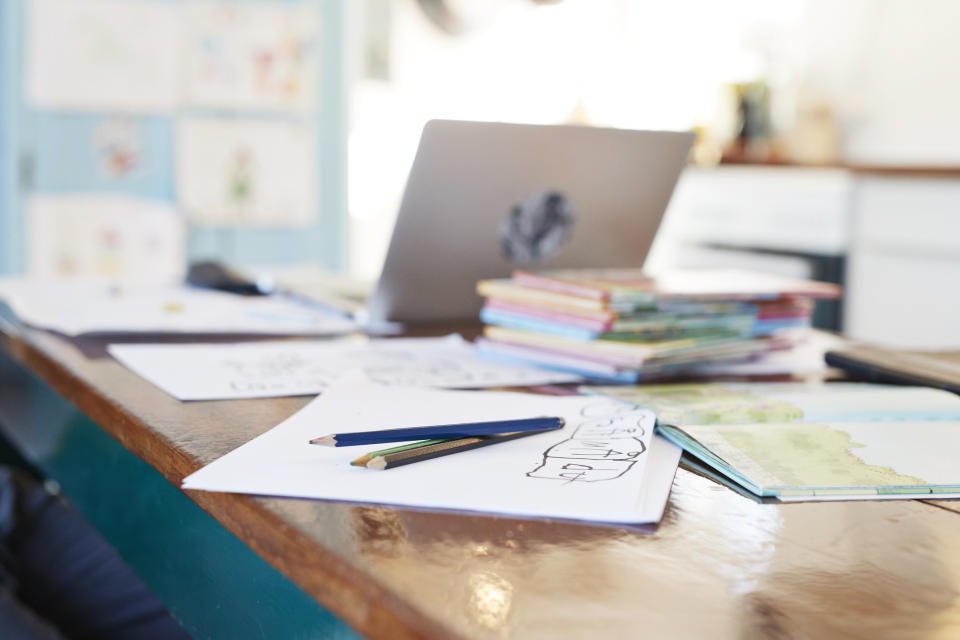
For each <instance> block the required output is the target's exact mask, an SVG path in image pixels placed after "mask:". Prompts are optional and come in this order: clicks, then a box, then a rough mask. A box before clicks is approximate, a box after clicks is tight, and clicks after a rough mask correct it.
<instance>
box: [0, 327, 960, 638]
mask: <svg viewBox="0 0 960 640" xmlns="http://www.w3.org/2000/svg"><path fill="white" fill-rule="evenodd" d="M64 398H65V399H67V400H69V401H70V402H71V403H73V404H75V405H76V407H77V408H79V411H82V412H83V414H85V415H86V416H87V417H83V416H81V415H79V414H78V413H77V411H76V409H74V408H71V406H69V405H67V404H66V403H65V402H64V401H63V399H64ZM307 401H308V399H307V398H285V399H272V400H245V401H222V402H197V403H180V402H178V401H176V400H174V399H173V398H171V397H169V396H167V395H166V394H164V393H163V392H161V391H160V390H158V389H156V388H155V387H153V386H152V385H150V384H149V383H147V382H145V381H143V380H141V379H140V378H139V377H137V376H136V375H134V374H132V373H130V372H128V371H127V370H126V369H124V368H123V367H121V366H120V365H119V364H117V363H115V362H114V361H112V360H111V359H109V358H106V357H101V358H97V357H89V356H86V355H84V354H83V353H82V352H81V351H80V350H79V349H78V348H77V347H76V346H74V345H73V344H71V343H69V342H67V341H65V340H63V339H61V338H58V337H56V336H53V335H51V334H48V333H44V332H38V331H32V330H28V329H24V328H22V327H19V326H17V325H16V324H15V323H11V322H10V321H9V320H6V321H2V322H0V422H2V423H3V424H4V425H5V428H6V432H7V435H8V436H9V437H10V438H11V439H12V440H13V441H14V442H15V443H16V444H17V446H19V447H20V448H21V449H22V450H24V451H25V452H26V453H27V455H28V456H29V457H30V458H31V459H33V460H35V461H37V462H38V464H39V465H40V466H41V467H43V468H44V469H45V470H46V471H48V472H50V473H52V474H53V475H54V476H55V477H57V479H58V480H59V481H60V482H61V484H62V485H63V487H64V491H65V493H67V494H68V495H69V496H70V497H72V498H74V500H75V501H76V502H77V503H78V504H79V505H80V507H81V509H82V510H84V511H85V512H87V514H88V517H90V518H91V519H92V520H93V521H94V522H95V524H97V525H98V526H99V527H100V528H101V529H104V530H105V534H106V535H108V537H109V538H110V539H111V540H112V541H114V543H115V544H117V545H118V546H119V548H120V551H121V553H122V554H123V555H124V556H125V557H126V558H127V559H128V561H129V562H130V563H131V564H132V565H133V566H134V568H135V569H136V570H137V571H138V572H139V573H141V575H142V576H143V577H144V578H145V580H146V581H147V582H148V584H150V585H151V586H152V587H153V588H154V589H155V590H156V591H157V592H158V594H159V595H160V596H161V598H162V599H163V600H164V601H165V602H167V604H168V606H169V607H170V608H171V610H172V611H173V612H174V613H175V615H177V616H178V617H179V618H180V619H181V620H182V621H183V623H184V625H185V627H186V628H187V629H188V630H190V631H191V632H193V633H194V634H196V635H197V636H198V637H267V638H281V637H282V638H291V637H347V636H350V635H352V634H350V632H349V631H347V630H346V629H345V627H343V625H342V624H340V623H339V622H338V621H337V620H335V619H334V618H332V617H331V616H330V615H329V614H328V613H326V611H325V609H326V610H329V611H330V612H333V614H335V615H336V616H337V618H339V619H340V620H343V621H345V622H346V623H347V624H349V625H350V626H351V627H352V628H353V629H355V630H356V631H358V632H360V633H362V634H364V635H367V636H370V637H373V638H450V637H473V638H504V637H516V638H565V637H572V638H587V637H589V638H602V637H609V638H633V637H649V638H665V637H678V638H679V637H690V638H706V637H709V638H769V637H775V638H826V637H871V638H873V637H886V638H891V637H892V638H920V637H923V638H948V637H960V503H956V502H947V501H941V502H905V501H889V502H879V501H875V502H846V503H833V504H794V505H769V504H767V505H764V504H758V503H755V502H753V501H751V500H748V499H746V498H743V497H741V496H739V495H737V494H735V493H733V492H731V491H729V490H727V489H725V488H722V487H720V486H718V485H716V484H714V483H712V482H710V481H709V480H706V479H703V478H701V477H698V476H696V475H693V474H691V473H688V472H686V471H683V470H681V471H679V472H678V474H677V479H676V482H675V484H674V488H673V492H672V495H671V498H670V503H669V505H668V508H667V511H666V514H665V516H664V518H663V521H662V522H661V523H660V525H659V527H653V528H650V529H642V528H638V529H624V528H611V527H597V526H586V525H577V524H568V523H549V522H543V521H530V520H516V519H510V518H498V517H482V516H468V515H454V514H431V513H422V512H416V511H410V510H405V509H393V508H386V507H374V506H353V505H348V504H340V503H327V502H319V501H306V500H281V499H265V498H255V497H248V496H242V495H233V494H217V493H204V492H188V494H189V498H190V499H191V500H193V501H195V503H196V504H197V505H199V506H200V507H201V508H202V509H203V510H204V511H205V512H206V513H205V514H203V513H200V511H199V510H198V509H196V508H195V507H194V506H193V504H192V503H190V502H189V501H188V500H186V499H184V498H183V494H182V493H181V492H180V490H179V489H177V488H176V487H179V485H180V481H181V479H182V478H183V477H184V476H185V475H187V474H189V473H191V472H192V471H194V470H196V469H197V468H199V467H200V466H202V465H204V464H206V463H208V462H210V461H212V460H214V459H215V458H217V457H218V456H221V455H223V454H225V453H226V452H228V451H230V450H231V449H233V448H234V447H236V446H238V445H239V444H241V443H243V442H245V441H247V440H249V439H250V438H252V437H254V436H256V435H257V434H259V433H262V432H263V431H265V430H267V429H269V428H270V427H272V426H274V425H275V424H277V423H278V422H280V421H281V420H283V419H284V418H286V417H287V416H289V415H290V414H292V413H293V412H294V411H296V410H297V409H299V408H300V407H301V406H303V405H304V404H305V403H306V402H307ZM94 423H96V425H99V427H98V426H95V425H94ZM101 429H102V431H103V432H106V433H107V434H109V435H110V436H112V439H115V440H116V442H119V445H117V444H116V442H114V441H113V440H112V439H111V438H109V437H106V436H104V435H103V433H102V432H101V431H100V430H101ZM120 445H122V446H120ZM127 451H129V452H133V453H134V454H136V456H138V457H139V458H141V459H142V460H143V461H145V462H146V464H143V463H141V462H139V461H134V462H132V463H126V462H123V463H121V462H118V460H119V458H120V457H122V456H123V455H126V452H127ZM78 455H79V457H81V458H82V460H83V461H85V463H78V460H77V457H78ZM134 467H136V469H135V470H134V471H131V470H130V469H132V468H134ZM154 469H155V470H156V471H155V472H154V471H153V470H154ZM157 473H159V475H161V476H162V477H163V478H166V480H168V481H169V483H167V482H165V481H163V480H160V479H157V480H156V481H155V482H154V481H151V480H149V474H153V475H154V476H156V474H157ZM118 474H119V475H118ZM134 476H136V478H134ZM91 486H95V487H100V488H99V489H98V490H96V491H95V492H93V493H92V494H91V490H90V489H89V487H91ZM161 496H164V497H161ZM178 501H179V502H178ZM174 502H177V503H178V506H177V508H176V509H173V510H171V511H169V513H168V512H167V511H163V510H162V509H161V507H162V506H163V504H167V503H174ZM118 503H119V505H120V506H118ZM105 505H107V506H105ZM191 509H193V510H194V511H195V512H196V513H195V514H193V515H191V514H190V510H191ZM158 511H161V512H162V514H166V515H164V517H163V518H159V519H158V517H157V514H158ZM184 514H186V515H184ZM197 514H199V515H197ZM207 514H209V515H207ZM170 519H173V520H174V521H173V522H170V521H168V520H170ZM144 523H146V524H144ZM217 523H219V524H217ZM220 525H223V527H225V528H226V529H228V530H229V531H231V532H232V533H233V534H234V535H235V536H236V538H237V539H238V540H236V539H234V538H233V537H232V536H229V535H227V534H226V533H225V532H223V531H222V530H220V529H219V526H220ZM118 531H119V532H120V534H119V535H118V533H117V532H118ZM117 541H120V543H119V544H118V543H117ZM251 550H252V551H253V552H255V554H254V553H251ZM247 556H252V557H253V559H252V560H251V559H249V558H247ZM260 558H262V559H263V560H266V562H267V563H269V565H270V566H272V567H273V568H275V570H274V569H271V568H270V567H267V566H266V565H265V564H263V563H262V562H260ZM257 563H260V564H257ZM261 565H262V566H261ZM287 579H289V580H290V581H292V582H293V583H295V584H296V585H298V586H299V589H297V588H295V587H293V586H292V585H290V583H289V582H287ZM301 590H302V591H301ZM317 603H320V605H322V607H321V606H319V605H318V604H317ZM222 618H226V619H227V621H226V622H224V621H223V620H221V619H222ZM231 625H232V626H231Z"/></svg>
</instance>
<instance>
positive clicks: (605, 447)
mask: <svg viewBox="0 0 960 640" xmlns="http://www.w3.org/2000/svg"><path fill="white" fill-rule="evenodd" d="M580 415H581V417H582V418H583V420H582V421H581V422H580V424H578V425H577V427H576V428H575V429H574V431H573V433H572V434H571V436H570V437H569V438H567V439H566V440H563V441H561V442H558V443H556V444H554V445H553V446H551V447H550V448H549V449H547V450H546V451H544V453H543V461H542V462H541V464H540V466H538V467H537V468H536V469H534V470H533V471H530V472H528V473H527V477H530V478H546V479H550V480H564V481H566V482H568V483H569V482H600V481H604V480H615V479H617V478H620V477H622V476H623V475H624V474H626V473H627V472H628V471H630V469H631V468H632V467H633V466H634V464H636V462H637V460H638V459H639V458H640V456H642V455H643V454H644V452H645V451H646V450H647V447H646V445H645V444H644V443H643V440H641V438H642V437H643V436H644V435H645V434H646V433H647V427H646V426H645V423H646V424H649V425H652V424H653V422H652V418H651V413H650V412H649V411H647V410H646V409H640V408H638V407H635V406H631V405H627V404H624V403H617V402H613V401H607V400H604V401H601V402H597V403H593V404H589V405H587V406H586V407H584V408H583V409H582V410H581V412H580Z"/></svg>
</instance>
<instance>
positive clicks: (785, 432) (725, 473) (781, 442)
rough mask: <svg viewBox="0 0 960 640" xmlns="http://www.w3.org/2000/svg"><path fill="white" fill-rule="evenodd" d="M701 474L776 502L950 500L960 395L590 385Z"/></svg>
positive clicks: (859, 387)
mask: <svg viewBox="0 0 960 640" xmlns="http://www.w3.org/2000/svg"><path fill="white" fill-rule="evenodd" d="M584 390H585V391H587V390H588V391H589V392H590V393H599V394H604V395H610V396H614V397H618V398H620V399H622V400H626V401H629V402H632V403H634V404H639V405H642V406H645V407H648V408H651V409H653V410H654V411H656V412H657V415H658V425H657V429H658V431H659V432H660V433H661V434H662V435H663V436H664V437H666V438H667V439H668V440H670V441H672V442H673V443H674V444H677V445H678V446H680V447H682V448H683V450H684V451H685V452H686V453H687V454H688V455H689V456H691V457H692V458H694V459H695V460H696V462H697V463H698V465H699V466H700V467H702V468H703V469H705V470H709V471H712V472H714V473H716V474H717V475H719V476H721V477H723V478H726V479H727V480H729V481H731V482H733V483H735V484H737V485H739V486H740V487H742V488H744V489H746V490H747V491H749V492H750V493H752V494H754V495H756V496H758V497H761V498H777V499H779V500H783V501H799V500H852V499H887V498H956V497H960V465H958V464H957V462H956V451H960V397H958V396H956V395H954V394H951V393H948V392H945V391H940V390H937V389H929V388H924V387H897V386H885V385H874V384H862V383H831V384H815V385H810V384H795V383H743V384H723V383H720V384H678V385H646V386H640V387H609V388H607V387H592V388H584Z"/></svg>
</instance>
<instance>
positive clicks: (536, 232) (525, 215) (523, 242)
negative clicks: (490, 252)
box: [499, 191, 575, 264]
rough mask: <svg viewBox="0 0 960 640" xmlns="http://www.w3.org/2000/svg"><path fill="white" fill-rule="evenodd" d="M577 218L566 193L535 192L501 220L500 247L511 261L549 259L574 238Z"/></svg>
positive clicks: (526, 261)
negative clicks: (573, 229)
mask: <svg viewBox="0 0 960 640" xmlns="http://www.w3.org/2000/svg"><path fill="white" fill-rule="evenodd" d="M574 221H575V217H574V214H573V206H572V205H571V204H570V199H569V198H567V196H566V195H564V194H563V193H560V192H559V191H544V192H542V193H536V194H533V195H531V196H529V197H528V198H527V199H526V200H524V201H523V202H521V203H519V204H517V205H515V206H514V207H513V209H511V210H510V214H509V215H508V216H507V218H506V219H505V220H503V221H502V222H501V223H500V227H499V232H500V250H501V252H502V253H503V256H504V257H505V258H506V259H507V260H510V261H512V262H516V263H520V264H529V263H531V262H536V261H538V260H545V259H547V258H549V257H551V256H554V255H556V254H557V253H558V252H559V251H560V249H561V248H562V247H563V245H564V244H566V243H567V241H568V240H569V239H570V233H571V230H572V228H573V223H574Z"/></svg>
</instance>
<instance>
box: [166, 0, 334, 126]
mask: <svg viewBox="0 0 960 640" xmlns="http://www.w3.org/2000/svg"><path fill="white" fill-rule="evenodd" d="M317 13H318V10H317V9H316V8H315V7H314V6H313V5H309V4H307V3H289V4H287V5H283V4H277V3H262V2H256V3H254V2H250V3H240V2H190V3H185V6H184V7H183V17H184V22H185V24H186V29H185V37H184V42H185V47H184V49H185V55H184V76H185V77H184V86H185V93H186V101H187V103H188V104H189V105H190V106H192V107H201V108H208V109H251V110H294V109H299V110H303V109H308V108H311V107H313V106H314V105H315V104H316V94H317V87H316V79H317V77H318V73H317V68H318V63H319V57H320V56H319V49H320V47H319V45H320V43H319V38H318V36H319V32H320V25H319V24H318V15H317Z"/></svg>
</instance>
